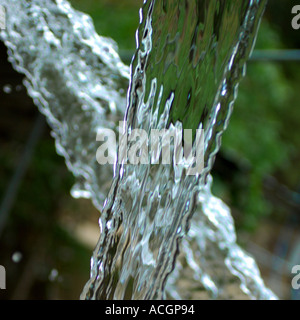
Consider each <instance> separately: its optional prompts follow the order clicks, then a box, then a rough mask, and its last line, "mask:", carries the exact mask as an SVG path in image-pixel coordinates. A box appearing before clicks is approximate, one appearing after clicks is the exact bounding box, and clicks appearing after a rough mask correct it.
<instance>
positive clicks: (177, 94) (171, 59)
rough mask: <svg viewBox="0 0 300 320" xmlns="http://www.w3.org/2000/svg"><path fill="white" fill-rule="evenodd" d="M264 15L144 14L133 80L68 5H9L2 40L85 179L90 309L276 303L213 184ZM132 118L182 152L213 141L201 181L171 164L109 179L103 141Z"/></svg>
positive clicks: (205, 6)
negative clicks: (188, 134)
mask: <svg viewBox="0 0 300 320" xmlns="http://www.w3.org/2000/svg"><path fill="white" fill-rule="evenodd" d="M265 4H266V1H265V0H241V1H238V2H237V1H233V0H228V1H219V0H210V1H206V0H201V1H196V0H185V1H175V0H161V1H158V0H148V1H144V5H143V8H142V9H141V10H140V26H139V29H138V32H137V35H136V39H137V50H136V53H135V56H134V58H133V61H132V64H131V66H130V69H129V68H128V67H127V66H125V65H124V64H123V63H122V62H121V60H120V58H119V56H118V53H117V46H116V44H115V43H114V41H113V40H111V39H107V38H103V37H101V36H99V35H97V34H96V32H95V30H94V27H93V24H92V21H91V18H90V17H88V16H87V15H85V14H82V13H80V12H78V11H75V10H74V9H72V8H71V6H70V5H69V3H68V2H67V1H65V0H56V1H49V0H32V1H25V0H24V1H18V0H9V1H8V0H0V5H4V6H5V7H6V11H7V27H6V30H4V31H2V32H1V39H2V40H3V41H4V43H5V44H6V45H7V47H8V51H9V59H10V61H11V62H12V64H13V66H14V67H15V68H16V70H18V71H19V72H21V73H23V74H24V75H25V77H26V80H25V85H26V87H27V89H28V94H29V95H30V96H31V97H32V98H33V100H34V102H35V103H36V105H37V106H38V107H39V109H40V111H41V112H42V113H43V114H45V116H46V117H47V120H48V123H49V124H50V126H51V127H52V129H53V131H52V132H53V136H54V138H55V141H56V147H57V152H58V153H59V154H61V155H63V156H64V157H65V159H66V163H67V166H68V168H69V169H70V171H71V172H72V173H73V174H74V175H75V177H76V178H77V183H76V185H75V186H74V187H73V189H72V195H73V196H75V197H86V198H91V199H92V200H93V202H94V204H95V206H96V207H97V208H98V209H99V211H100V212H101V216H100V219H99V224H100V230H101V235H100V239H99V241H98V243H97V246H96V248H95V250H94V253H93V257H92V259H91V275H90V279H89V281H88V282H87V284H86V286H85V288H84V290H83V292H82V294H81V298H82V299H124V298H126V299H161V298H173V299H182V298H184V299H198V298H199V299H202V298H214V299H218V298H219V299H234V298H252V299H273V298H276V296H275V295H274V294H273V293H272V292H271V291H270V290H269V289H267V288H266V287H265V286H264V283H263V280H262V279H261V277H260V274H259V270H258V268H257V266H256V263H255V261H254V260H253V259H252V258H251V257H250V256H249V255H247V254H246V253H245V252H244V251H243V250H242V249H241V248H240V247H239V246H238V245H237V243H236V235H235V230H234V223H233V220H232V217H231V214H230V210H229V208H228V207H227V206H226V205H225V204H224V203H223V202H222V201H221V200H220V199H217V198H215V197H214V196H213V195H212V194H211V192H210V186H211V183H212V178H211V176H210V175H209V173H210V170H211V168H212V165H213V162H214V158H215V156H216V153H217V152H218V150H219V148H220V144H221V135H222V133H223V131H224V130H225V129H226V128H227V126H228V121H229V117H230V114H231V112H232V107H233V102H234V100H235V97H236V91H237V86H238V83H239V81H240V80H241V78H242V76H243V75H244V72H245V63H246V61H247V59H248V58H249V55H250V54H251V51H252V48H253V46H254V42H255V37H256V34H257V31H258V28H259V23H260V19H261V17H262V14H263V11H264V8H265ZM128 85H129V89H128V93H127V87H128ZM126 93H127V97H126ZM126 106H127V107H126ZM124 114H125V120H126V128H125V129H126V132H128V134H130V132H132V131H133V130H134V129H143V130H145V131H146V132H147V133H148V134H149V135H150V131H151V130H153V129H157V130H163V129H168V130H169V132H170V133H171V134H173V135H174V144H176V141H177V140H176V139H177V138H178V137H177V132H178V129H180V130H179V131H182V130H184V129H192V130H194V131H195V130H196V129H202V130H204V169H203V170H202V172H201V173H199V174H196V175H187V174H186V173H187V170H188V169H189V165H188V164H186V163H185V164H182V165H179V166H178V165H175V159H174V158H173V159H172V161H173V162H172V164H171V165H166V164H157V165H154V164H151V163H149V164H141V165H132V164H124V163H122V162H121V163H118V164H117V163H116V164H115V166H111V165H105V166H100V165H99V164H98V163H97V161H96V157H95V155H96V150H97V147H98V145H99V144H98V142H97V141H96V135H97V131H98V129H101V128H110V129H112V130H115V131H117V125H118V121H119V120H121V119H123V117H124ZM130 147H132V143H129V144H128V149H130ZM197 147H199V146H197V145H196V143H195V144H194V145H193V150H194V151H195V149H196V148H197ZM171 149H172V150H171V151H174V147H172V148H171ZM160 155H161V154H160V153H159V154H158V155H157V156H158V158H159V157H160ZM149 157H150V155H149ZM103 204H104V205H103Z"/></svg>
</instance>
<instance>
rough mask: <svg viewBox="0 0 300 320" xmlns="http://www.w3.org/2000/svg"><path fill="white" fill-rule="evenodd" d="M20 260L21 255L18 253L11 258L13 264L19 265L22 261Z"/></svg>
mask: <svg viewBox="0 0 300 320" xmlns="http://www.w3.org/2000/svg"><path fill="white" fill-rule="evenodd" d="M22 258H23V255H22V253H21V252H19V251H16V252H15V253H14V254H13V255H12V257H11V259H12V261H13V262H14V263H19V262H20V261H21V260H22Z"/></svg>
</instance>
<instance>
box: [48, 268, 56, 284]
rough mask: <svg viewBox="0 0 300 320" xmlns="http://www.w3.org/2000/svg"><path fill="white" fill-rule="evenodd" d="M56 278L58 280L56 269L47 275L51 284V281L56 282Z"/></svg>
mask: <svg viewBox="0 0 300 320" xmlns="http://www.w3.org/2000/svg"><path fill="white" fill-rule="evenodd" d="M57 278H58V271H57V270H56V269H52V270H51V272H50V274H49V280H50V281H51V282H53V281H55V280H57Z"/></svg>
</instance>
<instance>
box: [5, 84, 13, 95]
mask: <svg viewBox="0 0 300 320" xmlns="http://www.w3.org/2000/svg"><path fill="white" fill-rule="evenodd" d="M3 91H4V92H5V93H7V94H10V93H11V92H12V87H11V85H10V84H6V85H5V86H4V87H3Z"/></svg>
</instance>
